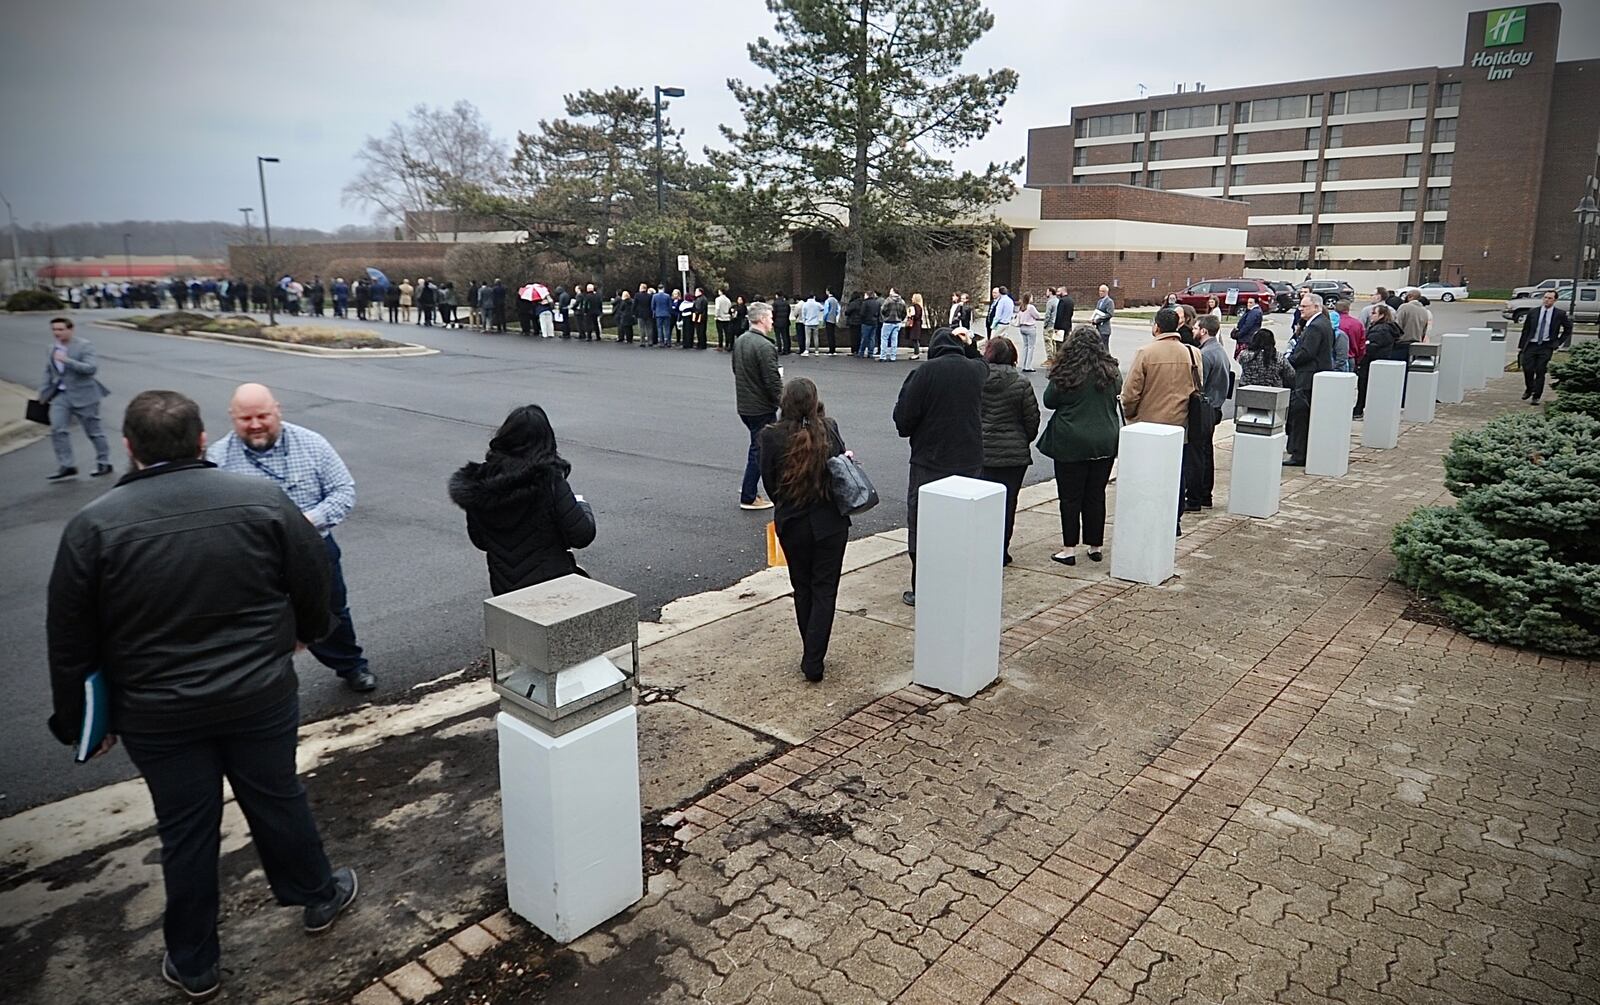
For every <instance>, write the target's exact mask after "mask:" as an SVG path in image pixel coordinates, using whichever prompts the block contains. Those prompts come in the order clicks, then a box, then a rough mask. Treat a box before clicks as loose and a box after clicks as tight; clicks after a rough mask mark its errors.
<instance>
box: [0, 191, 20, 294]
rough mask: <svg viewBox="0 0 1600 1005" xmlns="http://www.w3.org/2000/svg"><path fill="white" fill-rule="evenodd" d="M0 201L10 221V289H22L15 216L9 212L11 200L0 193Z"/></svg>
mask: <svg viewBox="0 0 1600 1005" xmlns="http://www.w3.org/2000/svg"><path fill="white" fill-rule="evenodd" d="M0 202H3V203H5V204H6V218H7V219H9V220H10V221H11V282H12V287H11V288H12V290H13V292H15V291H16V290H20V289H22V258H21V257H20V255H19V253H18V251H17V216H16V214H15V213H13V212H11V200H10V199H7V198H6V197H5V196H4V195H0Z"/></svg>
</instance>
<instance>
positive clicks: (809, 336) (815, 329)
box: [800, 325, 822, 353]
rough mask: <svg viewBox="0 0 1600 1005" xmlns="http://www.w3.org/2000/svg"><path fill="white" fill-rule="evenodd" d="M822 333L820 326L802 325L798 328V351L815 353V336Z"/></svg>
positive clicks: (816, 344)
mask: <svg viewBox="0 0 1600 1005" xmlns="http://www.w3.org/2000/svg"><path fill="white" fill-rule="evenodd" d="M821 331H822V326H821V325H803V326H801V328H800V351H801V352H803V353H806V352H815V351H816V350H817V348H818V345H819V344H818V342H817V334H818V333H819V332H821Z"/></svg>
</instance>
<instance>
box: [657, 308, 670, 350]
mask: <svg viewBox="0 0 1600 1005" xmlns="http://www.w3.org/2000/svg"><path fill="white" fill-rule="evenodd" d="M655 343H656V345H671V344H672V319H671V318H670V317H666V316H664V315H656V338H655Z"/></svg>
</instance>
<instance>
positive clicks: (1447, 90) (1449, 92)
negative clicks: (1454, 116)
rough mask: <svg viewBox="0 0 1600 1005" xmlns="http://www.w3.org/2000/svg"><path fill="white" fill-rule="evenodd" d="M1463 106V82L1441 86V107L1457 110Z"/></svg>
mask: <svg viewBox="0 0 1600 1005" xmlns="http://www.w3.org/2000/svg"><path fill="white" fill-rule="evenodd" d="M1460 104H1461V82H1460V81H1456V82H1454V83H1450V84H1440V85H1439V107H1440V108H1455V107H1457V106H1458V105H1460Z"/></svg>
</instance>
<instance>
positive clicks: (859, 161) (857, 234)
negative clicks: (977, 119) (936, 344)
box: [839, 0, 872, 298]
mask: <svg viewBox="0 0 1600 1005" xmlns="http://www.w3.org/2000/svg"><path fill="white" fill-rule="evenodd" d="M870 3H871V0H861V19H860V24H861V35H860V37H859V38H857V39H856V45H857V47H858V48H857V49H856V59H855V63H856V66H855V92H856V121H855V123H854V126H855V141H856V160H855V170H854V172H853V173H852V174H851V178H850V216H849V220H848V222H847V224H846V231H845V253H844V288H843V289H841V290H840V291H839V295H840V296H841V297H846V298H847V297H849V295H850V294H851V293H852V292H854V291H855V290H859V289H861V276H862V273H863V272H864V271H865V269H866V258H867V235H866V222H867V221H866V211H867V144H868V142H869V141H870V140H871V138H872V136H871V133H870V132H868V126H869V123H868V122H867V111H866V109H867V100H866V94H865V93H864V89H865V88H866V87H867V59H868V58H869V52H868V50H869V49H870V48H871V46H870V45H869V41H870V40H869V38H868V36H867V9H868V5H869V4H870Z"/></svg>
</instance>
